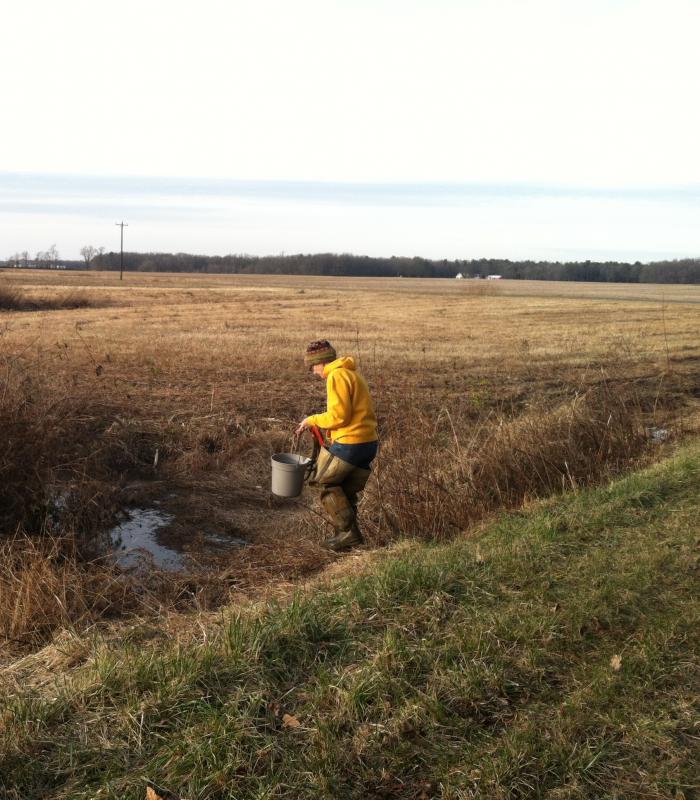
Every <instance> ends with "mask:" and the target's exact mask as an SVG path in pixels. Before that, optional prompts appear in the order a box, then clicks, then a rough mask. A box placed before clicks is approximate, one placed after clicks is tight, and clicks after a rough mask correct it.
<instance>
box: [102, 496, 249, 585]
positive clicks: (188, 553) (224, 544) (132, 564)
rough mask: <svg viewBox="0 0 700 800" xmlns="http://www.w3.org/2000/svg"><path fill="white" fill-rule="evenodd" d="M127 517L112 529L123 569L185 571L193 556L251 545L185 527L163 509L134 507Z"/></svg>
mask: <svg viewBox="0 0 700 800" xmlns="http://www.w3.org/2000/svg"><path fill="white" fill-rule="evenodd" d="M124 516H125V518H124V519H123V520H122V521H121V522H120V523H119V524H118V525H115V527H114V528H112V529H111V530H110V531H109V541H110V545H111V549H112V554H113V558H114V560H115V562H116V563H117V565H118V566H120V567H122V568H123V569H136V570H145V569H148V568H149V567H156V568H158V569H162V570H165V571H166V572H185V571H187V570H188V569H189V568H190V567H191V565H192V561H193V557H196V558H197V559H199V558H201V557H204V558H206V557H212V556H216V555H220V554H221V553H224V552H225V551H226V550H230V549H231V548H233V547H242V546H244V545H246V544H247V542H246V541H245V540H244V539H239V538H236V537H234V536H228V535H226V534H224V533H220V532H217V531H206V530H204V531H203V530H196V531H194V532H192V531H187V530H183V529H182V528H181V527H180V526H178V525H177V522H176V517H175V516H174V515H173V514H169V513H167V512H165V511H163V510H162V509H160V508H130V509H129V510H128V511H125V512H124Z"/></svg>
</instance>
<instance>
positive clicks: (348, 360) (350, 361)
mask: <svg viewBox="0 0 700 800" xmlns="http://www.w3.org/2000/svg"><path fill="white" fill-rule="evenodd" d="M340 368H342V369H352V370H354V369H355V359H354V358H353V357H352V356H343V357H342V358H336V360H335V361H331V363H330V364H326V366H325V367H324V369H323V377H324V378H327V377H328V376H329V375H330V374H331V372H333V370H334V369H340Z"/></svg>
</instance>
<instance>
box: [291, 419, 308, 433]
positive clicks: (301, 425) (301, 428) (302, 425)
mask: <svg viewBox="0 0 700 800" xmlns="http://www.w3.org/2000/svg"><path fill="white" fill-rule="evenodd" d="M308 430H309V423H308V422H307V421H306V420H305V419H303V420H302V421H301V422H300V423H299V426H298V427H297V429H296V430H295V431H294V435H295V436H297V437H299V436H301V434H302V433H304V431H308Z"/></svg>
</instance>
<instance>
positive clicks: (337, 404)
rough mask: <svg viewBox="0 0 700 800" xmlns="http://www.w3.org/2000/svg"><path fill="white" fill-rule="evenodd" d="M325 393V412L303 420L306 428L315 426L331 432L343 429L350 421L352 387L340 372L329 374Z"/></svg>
mask: <svg viewBox="0 0 700 800" xmlns="http://www.w3.org/2000/svg"><path fill="white" fill-rule="evenodd" d="M326 392H327V395H328V403H327V410H326V412H325V413H323V414H312V415H311V416H310V417H307V418H306V419H305V420H304V422H305V423H306V427H309V426H310V425H315V426H316V427H317V428H323V429H324V430H327V431H332V430H336V429H337V428H343V427H345V426H346V425H347V424H348V423H349V422H350V420H351V419H352V385H351V383H350V380H349V379H348V378H347V377H346V376H345V375H343V374H342V372H340V371H339V370H335V371H334V372H331V374H330V375H329V376H328V379H327V381H326Z"/></svg>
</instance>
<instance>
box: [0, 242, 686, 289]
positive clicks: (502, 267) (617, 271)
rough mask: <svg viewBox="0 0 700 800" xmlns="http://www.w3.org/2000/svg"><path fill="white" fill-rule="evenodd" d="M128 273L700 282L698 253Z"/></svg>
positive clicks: (333, 257)
mask: <svg viewBox="0 0 700 800" xmlns="http://www.w3.org/2000/svg"><path fill="white" fill-rule="evenodd" d="M80 253H81V255H82V257H83V261H61V262H60V264H61V265H63V266H65V267H67V268H68V269H75V268H83V269H84V268H86V267H87V268H88V269H95V270H119V253H115V252H109V253H105V252H104V249H103V248H95V247H92V246H91V245H86V246H85V247H83V248H82V249H81V251H80ZM58 264H59V261H58V252H57V251H56V248H55V245H54V246H52V247H51V248H49V250H48V251H46V252H42V253H37V256H36V259H34V260H33V261H30V260H29V254H28V253H26V252H24V253H17V254H15V255H13V256H11V257H10V258H9V259H8V260H7V261H6V262H5V265H6V266H9V267H32V266H34V267H38V266H42V267H46V266H54V267H55V266H57V265H58ZM124 269H125V270H126V271H128V272H195V273H197V272H201V273H228V274H237V275H346V276H353V277H386V278H392V277H405V278H454V277H455V276H456V275H457V274H458V273H461V274H462V275H463V276H464V277H465V278H485V277H486V276H487V275H494V274H496V275H501V276H502V277H503V278H513V279H516V280H518V279H519V280H544V281H548V280H549V281H595V282H598V281H602V282H610V283H700V258H685V259H678V260H674V261H653V262H650V263H647V264H643V263H642V262H640V261H635V262H634V263H633V264H630V263H627V262H624V261H568V262H560V261H510V260H508V259H497V258H480V259H465V260H459V259H458V260H454V261H448V260H447V259H442V260H435V259H429V258H419V257H414V258H405V257H398V256H392V257H391V258H373V257H371V256H355V255H350V254H348V253H316V254H309V255H304V254H301V253H300V254H297V255H278V256H251V255H245V254H243V255H228V256H201V255H191V254H189V253H124Z"/></svg>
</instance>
